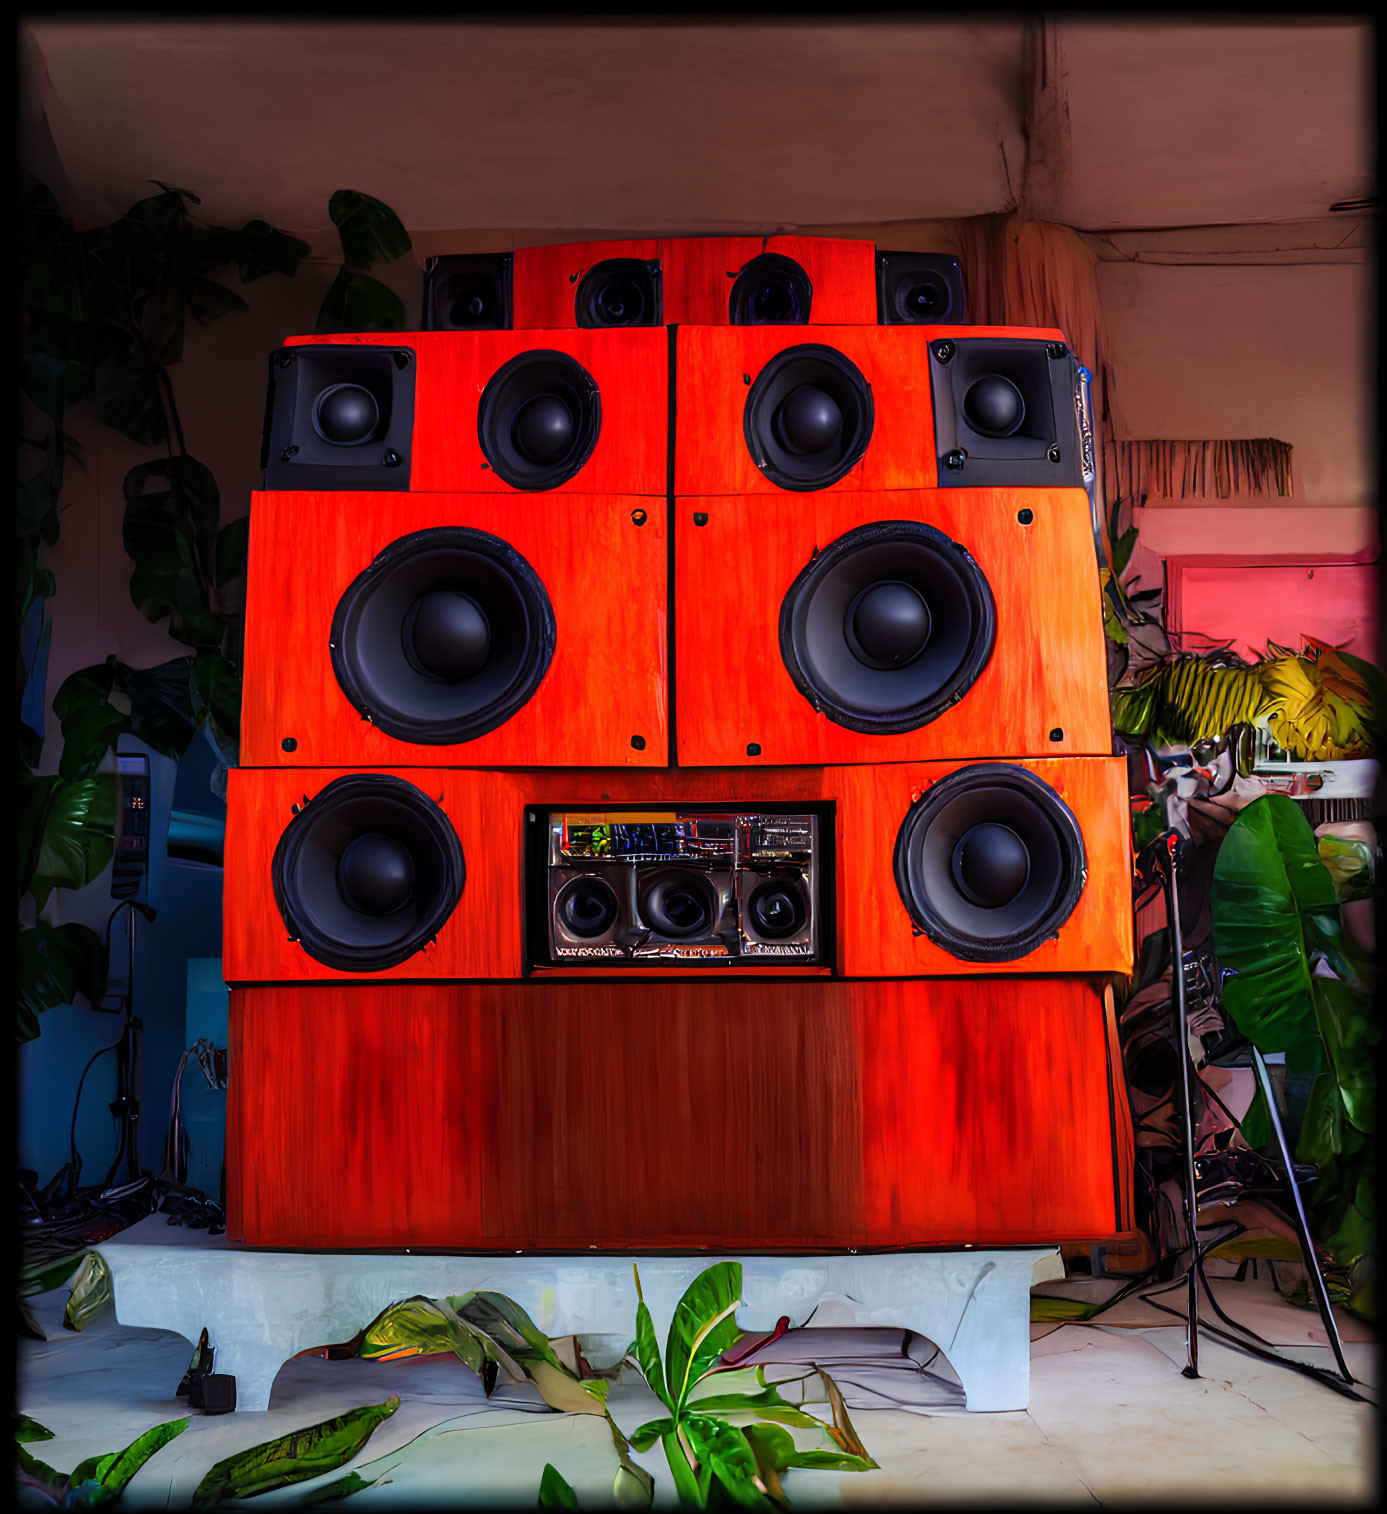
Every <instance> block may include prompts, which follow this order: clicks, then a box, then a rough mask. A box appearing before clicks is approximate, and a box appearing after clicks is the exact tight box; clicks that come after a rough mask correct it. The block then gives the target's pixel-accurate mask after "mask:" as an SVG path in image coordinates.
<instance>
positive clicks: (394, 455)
mask: <svg viewBox="0 0 1387 1514" xmlns="http://www.w3.org/2000/svg"><path fill="white" fill-rule="evenodd" d="M403 461H404V459H403V458H402V457H401V456H400V454H399V453H398V452H396V451H395V449H394V448H393V447H387V448H386V450H385V456H384V457H382V458H381V462H383V463H384V464H385V466H386V467H387V468H398V467H399V466H400V464H401V463H402V462H403Z"/></svg>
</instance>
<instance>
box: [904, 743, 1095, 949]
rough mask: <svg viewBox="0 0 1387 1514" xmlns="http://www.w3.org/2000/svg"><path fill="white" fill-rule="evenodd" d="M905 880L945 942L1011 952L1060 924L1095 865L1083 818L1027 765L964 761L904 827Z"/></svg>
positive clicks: (917, 911)
mask: <svg viewBox="0 0 1387 1514" xmlns="http://www.w3.org/2000/svg"><path fill="white" fill-rule="evenodd" d="M895 873H896V889H897V891H898V892H899V894H900V896H901V902H902V903H903V904H904V905H905V907H906V910H907V911H908V912H909V914H910V918H911V919H912V920H913V921H914V922H915V924H916V926H917V927H918V928H919V929H920V930H921V931H923V932H924V934H925V935H927V936H928V937H929V938H930V940H931V941H933V942H934V943H935V945H936V946H940V947H942V948H943V949H944V950H945V951H947V952H948V953H950V955H952V956H955V957H958V958H960V959H961V960H962V961H965V962H1011V961H1015V960H1016V959H1017V958H1019V957H1025V956H1028V955H1029V954H1030V953H1031V952H1033V951H1034V950H1035V949H1036V948H1037V947H1038V946H1040V945H1041V944H1042V943H1044V942H1045V941H1048V940H1051V939H1052V938H1053V937H1055V936H1056V935H1058V934H1059V929H1060V927H1061V926H1062V925H1063V924H1064V922H1065V921H1066V920H1067V919H1068V918H1069V916H1070V915H1071V914H1073V912H1074V906H1075V905H1076V904H1077V903H1078V902H1079V895H1080V894H1081V893H1082V892H1083V887H1084V881H1085V879H1086V877H1087V873H1088V861H1087V857H1086V854H1085V851H1084V838H1083V833H1082V832H1081V830H1080V829H1079V822H1078V821H1077V820H1076V819H1075V817H1074V815H1073V813H1072V812H1071V810H1070V809H1069V807H1068V806H1067V805H1066V804H1065V802H1064V801H1063V800H1062V799H1061V798H1060V796H1059V795H1058V794H1057V793H1056V792H1055V791H1054V789H1052V788H1051V787H1050V785H1049V784H1048V783H1046V782H1045V781H1044V780H1043V779H1041V778H1038V777H1037V776H1036V775H1035V774H1034V773H1032V772H1031V771H1030V770H1029V769H1028V768H1023V767H1018V766H1014V765H1012V764H1010V763H1002V762H986V763H975V764H973V765H972V766H969V767H964V768H959V769H958V770H957V771H956V772H953V773H950V774H949V776H948V777H947V778H942V779H940V781H939V782H938V783H936V784H934V785H932V786H931V787H930V788H929V789H927V790H926V791H925V793H924V794H923V795H922V796H921V797H920V799H919V800H918V801H917V802H916V803H915V804H914V805H912V807H911V809H910V811H909V812H908V814H907V815H906V817H905V820H904V821H903V823H902V825H901V828H900V831H899V833H898V834H897V837H896V854H895Z"/></svg>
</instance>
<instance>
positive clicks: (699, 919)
mask: <svg viewBox="0 0 1387 1514" xmlns="http://www.w3.org/2000/svg"><path fill="white" fill-rule="evenodd" d="M640 908H641V914H642V916H643V917H644V919H645V921H646V923H647V924H648V925H649V926H650V927H651V928H652V929H653V930H655V931H657V932H658V933H659V934H660V935H662V936H671V937H673V938H674V939H676V940H678V939H681V938H683V937H687V936H706V935H709V934H711V932H712V930H713V928H714V926H716V924H717V922H718V916H719V914H720V910H719V908H718V901H717V896H716V894H715V893H714V892H713V886H712V884H711V883H709V881H708V879H707V878H706V877H704V875H703V874H702V873H698V872H694V871H693V870H692V869H690V868H677V867H672V868H665V869H663V870H661V871H660V872H658V873H652V874H651V875H650V876H649V877H646V878H642V880H641V896H640Z"/></svg>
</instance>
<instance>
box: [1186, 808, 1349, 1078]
mask: <svg viewBox="0 0 1387 1514" xmlns="http://www.w3.org/2000/svg"><path fill="white" fill-rule="evenodd" d="M1211 907H1212V915H1213V940H1214V951H1215V954H1216V955H1217V957H1218V960H1219V962H1220V964H1221V965H1222V966H1223V967H1224V968H1231V969H1232V970H1233V971H1234V972H1235V973H1236V976H1235V977H1230V978H1229V979H1228V980H1227V982H1226V983H1225V984H1224V987H1223V1005H1224V1008H1225V1009H1226V1010H1227V1011H1228V1013H1229V1015H1230V1016H1231V1017H1232V1019H1233V1022H1234V1024H1236V1025H1237V1027H1238V1029H1239V1030H1240V1031H1241V1032H1242V1033H1243V1035H1245V1036H1246V1037H1247V1038H1248V1040H1250V1041H1251V1042H1252V1043H1253V1045H1254V1046H1256V1047H1257V1048H1258V1049H1259V1050H1260V1051H1262V1052H1263V1053H1266V1052H1278V1051H1280V1052H1289V1051H1291V1050H1292V1049H1293V1048H1294V1049H1298V1050H1304V1049H1305V1048H1306V1047H1307V1046H1308V1045H1311V1044H1313V1042H1314V1040H1315V1037H1316V1024H1315V993H1314V987H1313V984H1312V981H1311V970H1312V963H1311V954H1312V953H1313V952H1315V951H1319V952H1322V953H1324V954H1325V955H1330V954H1331V953H1332V954H1333V956H1334V957H1335V958H1337V959H1339V960H1342V958H1341V955H1340V953H1339V950H1338V948H1339V940H1340V937H1341V928H1340V925H1339V918H1338V915H1339V902H1338V896H1337V895H1336V893H1335V891H1334V880H1333V879H1332V878H1331V877H1330V875H1329V870H1328V869H1327V868H1326V867H1325V866H1324V864H1323V863H1322V862H1321V861H1320V859H1319V855H1318V852H1317V851H1316V847H1315V837H1314V833H1313V831H1312V830H1311V829H1310V825H1309V822H1308V821H1307V820H1306V819H1305V816H1304V814H1303V813H1302V812H1301V809H1300V807H1299V805H1297V804H1296V803H1295V801H1294V800H1292V799H1287V798H1286V797H1285V796H1284V795H1280V794H1266V795H1263V796H1262V798H1260V799H1256V800H1254V801H1253V802H1252V803H1251V804H1249V805H1248V806H1247V807H1246V808H1245V809H1244V810H1242V811H1241V812H1240V813H1239V814H1238V816H1237V818H1236V819H1235V820H1234V821H1233V824H1232V825H1231V826H1230V827H1229V829H1228V834H1227V835H1226V836H1225V837H1224V839H1223V842H1222V844H1221V845H1220V847H1219V851H1218V856H1217V858H1216V859H1215V862H1214V881H1213V895H1212V901H1211Z"/></svg>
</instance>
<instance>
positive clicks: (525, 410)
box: [477, 349, 602, 490]
mask: <svg viewBox="0 0 1387 1514" xmlns="http://www.w3.org/2000/svg"><path fill="white" fill-rule="evenodd" d="M601 429H602V401H601V396H600V394H599V393H598V389H597V381H596V380H595V379H594V378H593V376H592V375H591V374H590V373H589V372H588V371H587V369H586V368H584V367H583V365H582V364H581V363H579V362H578V361H577V360H576V359H575V358H572V357H570V356H569V355H568V354H567V353H566V352H554V351H551V350H549V349H541V350H538V351H535V352H522V353H520V354H518V355H517V356H516V357H513V358H511V359H510V361H509V362H507V363H503V364H502V366H501V367H500V368H498V369H497V370H496V372H495V373H493V374H492V376H491V378H490V379H489V380H488V382H487V385H486V388H485V389H484V390H483V391H482V398H481V403H480V404H479V406H478V407H477V440H478V441H479V443H480V444H481V449H482V453H483V455H484V456H485V458H486V460H487V462H488V463H489V464H490V465H491V468H492V470H493V471H494V472H495V473H496V476H497V477H498V478H501V479H504V480H505V482H506V483H508V484H510V485H511V487H512V488H515V489H527V490H539V489H557V488H558V487H559V485H560V484H565V483H567V482H568V480H569V479H570V478H572V477H574V475H575V474H577V473H578V472H579V470H580V469H581V468H582V467H583V464H584V463H586V462H587V460H588V458H589V457H591V456H592V449H593V448H594V447H595V446H596V445H597V437H598V433H599V432H600V431H601Z"/></svg>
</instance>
